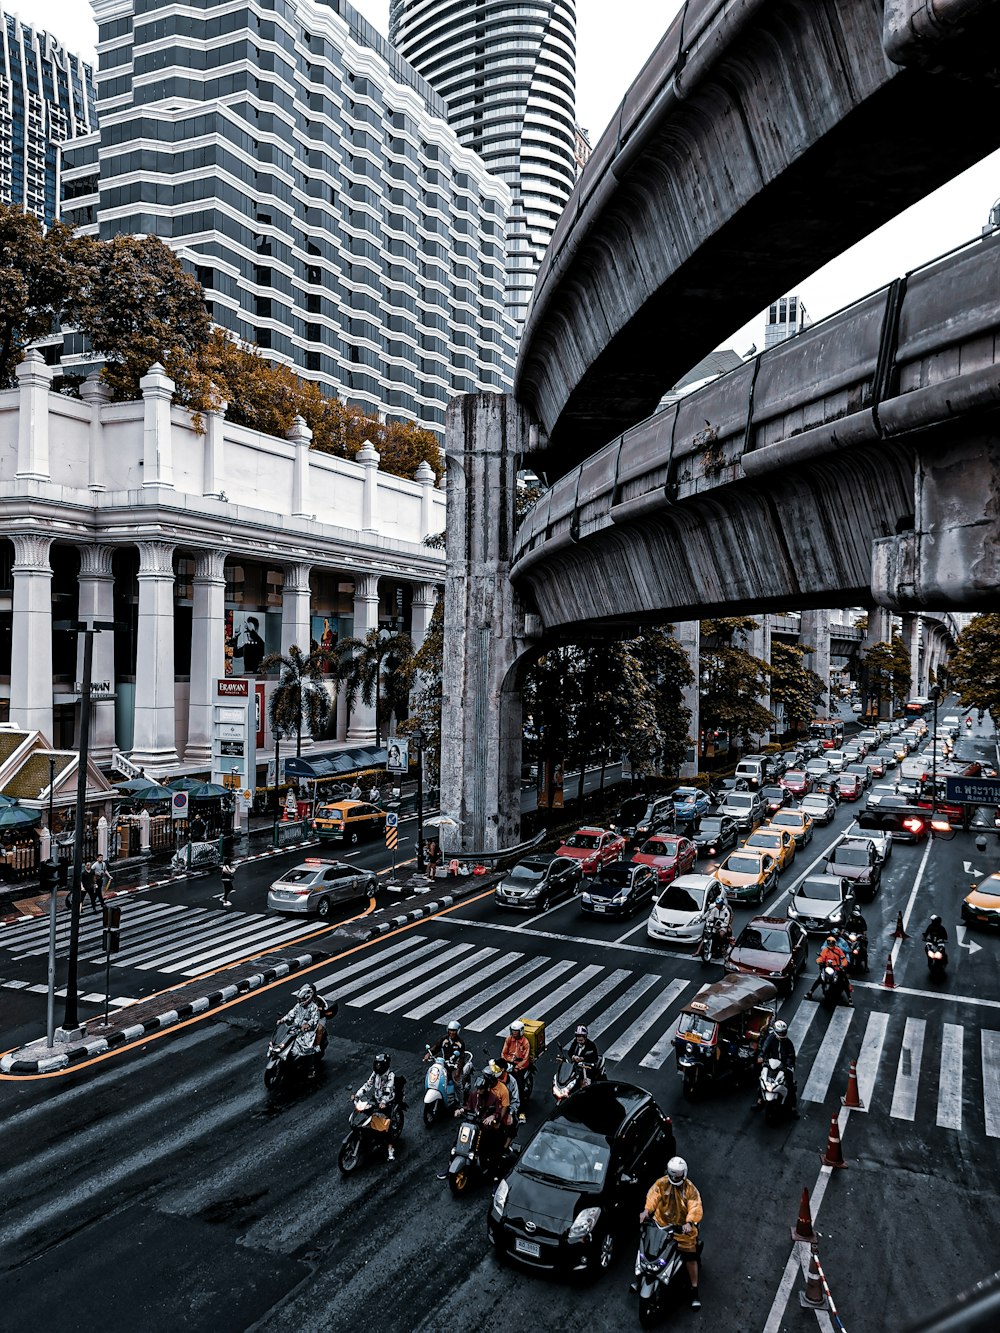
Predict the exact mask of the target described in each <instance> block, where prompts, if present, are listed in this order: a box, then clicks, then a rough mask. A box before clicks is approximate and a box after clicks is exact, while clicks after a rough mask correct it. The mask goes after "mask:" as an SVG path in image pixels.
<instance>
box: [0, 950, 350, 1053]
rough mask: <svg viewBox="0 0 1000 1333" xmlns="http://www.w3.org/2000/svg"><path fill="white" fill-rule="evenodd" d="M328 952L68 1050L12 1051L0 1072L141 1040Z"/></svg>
mask: <svg viewBox="0 0 1000 1333" xmlns="http://www.w3.org/2000/svg"><path fill="white" fill-rule="evenodd" d="M327 956H328V955H327V954H325V953H324V954H309V953H306V954H300V955H299V956H298V957H297V958H291V959H286V960H285V961H284V962H280V963H275V964H274V965H273V966H271V967H266V968H265V969H264V970H263V971H262V972H256V973H253V974H252V975H251V976H248V977H240V978H239V980H238V981H233V982H230V983H229V985H228V986H221V987H220V988H219V989H218V990H213V991H209V992H208V994H207V995H199V996H196V997H195V998H194V999H191V1000H185V1001H184V1002H183V1003H181V1004H179V1005H178V1006H177V1007H176V1009H169V1010H167V1011H166V1012H165V1013H162V1014H157V1015H156V1017H155V1018H151V1019H149V1020H148V1021H147V1022H145V1023H134V1024H133V1025H132V1026H131V1027H127V1028H122V1029H120V1030H119V1031H116V1032H112V1033H111V1034H110V1035H109V1036H107V1037H97V1038H95V1039H94V1040H93V1041H84V1042H81V1043H80V1044H79V1045H78V1046H77V1045H75V1046H74V1047H73V1049H72V1050H70V1051H63V1052H61V1053H59V1054H57V1053H55V1051H52V1052H50V1051H49V1049H48V1047H45V1048H44V1054H39V1055H38V1056H37V1057H34V1058H32V1057H31V1056H24V1055H22V1054H21V1053H20V1052H17V1051H12V1052H10V1053H9V1054H8V1055H5V1056H4V1057H3V1059H0V1074H50V1073H53V1072H55V1071H56V1070H60V1069H66V1068H68V1066H70V1065H73V1064H79V1063H80V1062H81V1061H82V1060H89V1059H92V1058H93V1057H94V1056H95V1055H103V1054H104V1053H105V1051H112V1050H116V1049H117V1048H118V1047H120V1046H128V1045H130V1044H131V1043H132V1042H134V1041H140V1040H141V1039H142V1038H143V1037H148V1036H150V1035H151V1034H152V1033H154V1032H162V1031H163V1029H164V1028H169V1027H173V1026H174V1025H175V1024H176V1023H179V1022H181V1021H182V1020H183V1019H185V1018H193V1017H194V1016H195V1015H197V1014H203V1013H206V1012H207V1011H208V1010H209V1009H214V1008H216V1007H217V1006H219V1005H222V1004H228V1003H229V1001H230V1000H235V999H236V998H237V997H238V996H240V995H246V994H248V993H249V992H250V991H254V990H259V989H260V987H261V986H266V985H268V984H269V983H270V982H272V981H279V980H280V979H281V978H282V977H286V976H289V975H290V974H291V973H293V972H299V971H301V969H302V968H304V967H309V966H311V965H312V964H313V963H320V962H322V961H323V959H324V958H326V957H327ZM120 1012H127V1011H120ZM25 1049H27V1048H25Z"/></svg>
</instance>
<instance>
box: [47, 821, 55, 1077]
mask: <svg viewBox="0 0 1000 1333" xmlns="http://www.w3.org/2000/svg"><path fill="white" fill-rule="evenodd" d="M51 839H52V821H51V819H50V820H49V840H50V843H51ZM49 878H50V880H51V890H52V891H51V893H50V894H49V975H48V982H49V993H48V1001H47V1003H46V1011H45V1044H46V1046H47V1047H48V1048H49V1050H50V1051H51V1050H52V1043H53V1042H54V1041H55V1035H56V908H57V906H58V903H57V900H56V885H57V883H58V880H57V878H56V867H55V858H54V857H53V856H52V854H51V853H50V854H49Z"/></svg>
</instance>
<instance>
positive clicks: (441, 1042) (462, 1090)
mask: <svg viewBox="0 0 1000 1333" xmlns="http://www.w3.org/2000/svg"><path fill="white" fill-rule="evenodd" d="M436 1055H443V1056H444V1061H445V1064H446V1065H447V1066H448V1067H449V1069H450V1070H451V1071H452V1078H453V1079H454V1080H455V1084H456V1089H457V1091H456V1096H457V1097H458V1100H459V1101H460V1102H461V1100H462V1098H463V1096H464V1095H465V1094H466V1093H467V1092H468V1088H467V1087H466V1086H465V1064H466V1059H465V1042H464V1041H463V1040H462V1025H461V1023H460V1022H459V1021H458V1019H457V1018H453V1019H452V1020H451V1022H450V1023H449V1024H448V1027H447V1029H446V1030H445V1032H444V1033H443V1034H442V1035H441V1036H440V1037H438V1039H437V1041H436V1042H434V1044H433V1045H432V1046H431V1047H430V1048H429V1050H428V1051H427V1054H426V1055H425V1056H424V1063H425V1064H427V1063H429V1062H430V1061H431V1060H433V1059H434V1057H435V1056H436ZM459 1085H461V1086H459Z"/></svg>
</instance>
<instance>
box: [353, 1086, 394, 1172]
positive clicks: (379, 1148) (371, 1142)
mask: <svg viewBox="0 0 1000 1333" xmlns="http://www.w3.org/2000/svg"><path fill="white" fill-rule="evenodd" d="M405 1087H406V1079H405V1078H403V1077H402V1075H401V1074H397V1075H396V1088H395V1093H394V1095H393V1100H392V1103H391V1105H389V1106H387V1107H378V1106H376V1105H375V1104H374V1102H371V1101H369V1100H368V1099H367V1097H354V1098H353V1099H352V1102H353V1108H354V1109H353V1110H352V1111H351V1119H350V1129H349V1130H348V1133H347V1137H346V1138H345V1139H344V1142H343V1143H342V1144H341V1145H340V1152H339V1153H338V1154H337V1165H338V1166H339V1167H340V1169H341V1171H342V1172H343V1174H344V1175H345V1176H349V1175H350V1174H351V1172H352V1171H354V1170H355V1169H356V1168H357V1167H358V1166H360V1164H361V1159H362V1157H372V1156H375V1155H376V1154H382V1155H387V1153H388V1148H389V1143H390V1141H391V1142H393V1143H395V1142H397V1141H398V1140H399V1139H400V1138H401V1137H402V1134H403V1124H404V1121H405V1115H404V1112H405V1109H406V1102H405V1101H404V1099H403V1091H404V1089H405Z"/></svg>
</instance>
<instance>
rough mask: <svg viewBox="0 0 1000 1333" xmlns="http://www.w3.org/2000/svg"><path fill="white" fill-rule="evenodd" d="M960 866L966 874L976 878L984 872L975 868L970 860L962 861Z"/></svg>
mask: <svg viewBox="0 0 1000 1333" xmlns="http://www.w3.org/2000/svg"><path fill="white" fill-rule="evenodd" d="M962 867H963V869H964V870H965V873H966V874H967V875H975V876H976V878H977V879H978V878H979V876H980V875H982V874H983V873H984V872H983V871H982V870H976V869H975V867H974V866H973V864H972V862H971V861H963V862H962Z"/></svg>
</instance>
